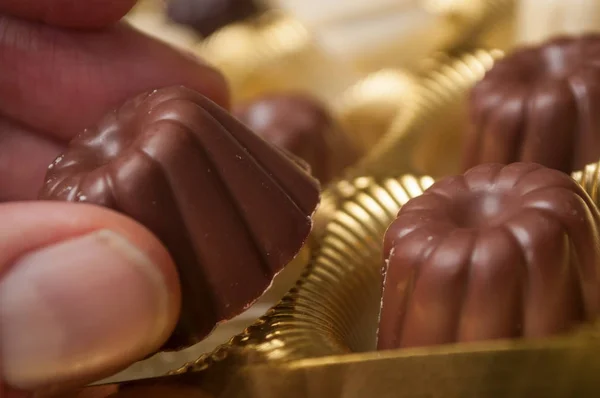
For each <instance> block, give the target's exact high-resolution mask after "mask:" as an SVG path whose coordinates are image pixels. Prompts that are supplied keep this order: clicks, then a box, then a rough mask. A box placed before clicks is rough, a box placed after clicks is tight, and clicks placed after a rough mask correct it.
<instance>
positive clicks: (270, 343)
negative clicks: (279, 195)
mask: <svg viewBox="0 0 600 398" xmlns="http://www.w3.org/2000/svg"><path fill="white" fill-rule="evenodd" d="M432 183H433V179H431V178H429V177H421V178H416V177H413V176H409V175H408V176H403V177H401V178H385V179H381V180H376V179H373V178H358V179H356V180H354V181H352V182H347V183H346V184H347V187H346V189H348V190H349V191H348V194H349V197H348V199H347V200H345V201H344V202H343V203H342V204H341V207H340V209H339V210H338V211H337V212H336V214H335V217H334V219H333V220H332V221H331V222H330V223H329V224H328V225H327V229H326V233H325V236H324V238H323V240H322V244H321V246H320V248H319V249H318V251H317V253H316V255H315V256H314V257H313V260H312V261H311V263H310V265H309V266H308V268H307V270H306V272H305V273H304V275H303V276H302V278H301V279H300V280H299V281H298V283H297V285H296V286H295V287H294V288H293V289H292V290H291V291H290V292H289V293H288V294H287V295H286V296H285V297H284V298H283V300H282V301H281V302H280V303H279V304H278V305H277V306H275V307H274V308H273V309H271V310H270V311H269V312H268V313H267V314H266V315H265V316H264V317H262V318H261V319H259V320H258V322H257V323H256V324H254V325H252V326H251V327H249V328H248V329H246V331H245V332H244V333H242V334H241V335H239V336H236V337H235V338H233V339H232V340H231V341H230V342H229V343H228V344H227V345H225V346H223V347H221V348H219V349H218V350H217V351H215V353H212V354H209V355H206V356H204V357H202V358H200V359H199V360H198V361H196V362H194V363H191V364H187V365H185V366H184V367H182V368H180V369H178V370H176V371H174V372H173V373H183V372H188V371H197V370H201V369H206V368H207V367H208V366H209V365H211V364H212V363H214V362H215V361H217V360H222V359H224V358H226V357H227V356H228V353H231V355H233V356H236V355H241V356H242V357H243V356H245V355H249V356H252V357H253V358H255V359H256V358H261V359H264V360H268V361H289V360H294V359H301V358H314V357H320V356H327V355H339V354H346V353H350V352H360V351H369V350H373V349H374V348H375V333H376V326H377V318H378V314H379V302H380V300H381V286H380V285H381V242H382V240H383V235H384V233H385V230H386V229H387V227H388V225H389V224H390V223H391V221H392V220H393V219H394V218H395V217H396V214H397V213H398V211H399V209H400V207H401V206H402V205H403V204H404V203H406V202H407V201H408V200H409V199H411V198H413V197H415V196H418V195H420V194H421V193H422V192H423V191H424V190H425V189H427V188H428V187H429V186H430V185H431V184H432ZM240 350H242V353H240ZM234 362H235V361H234ZM237 362H238V363H239V362H240V360H238V361H237ZM241 362H244V361H243V360H241Z"/></svg>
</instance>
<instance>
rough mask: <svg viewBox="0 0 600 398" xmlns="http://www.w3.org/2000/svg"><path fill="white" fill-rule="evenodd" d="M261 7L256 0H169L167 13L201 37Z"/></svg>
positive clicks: (243, 18) (253, 13)
mask: <svg viewBox="0 0 600 398" xmlns="http://www.w3.org/2000/svg"><path fill="white" fill-rule="evenodd" d="M262 9H263V7H262V5H260V4H259V3H258V2H257V1H256V0H170V1H169V2H168V6H167V15H168V16H169V17H170V18H171V20H173V21H174V22H177V23H180V24H182V25H187V26H189V27H191V28H192V29H194V30H195V31H196V32H198V34H200V35H201V36H203V37H206V36H209V35H211V34H212V33H214V32H215V31H217V30H218V29H219V28H221V27H223V26H225V25H228V24H230V23H233V22H238V21H242V20H245V19H247V18H250V17H252V16H254V15H256V14H258V13H259V12H260V11H261V10H262Z"/></svg>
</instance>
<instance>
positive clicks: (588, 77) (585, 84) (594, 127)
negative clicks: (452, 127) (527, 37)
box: [464, 34, 600, 173]
mask: <svg viewBox="0 0 600 398" xmlns="http://www.w3.org/2000/svg"><path fill="white" fill-rule="evenodd" d="M470 113H471V114H470V118H471V124H472V126H471V129H470V132H469V134H468V136H467V138H466V146H465V153H464V168H465V169H468V168H470V167H472V166H474V165H476V164H478V163H487V162H498V163H504V164H507V163H511V162H515V161H524V162H535V163H539V164H542V165H544V166H546V167H551V168H555V169H558V170H561V171H564V172H567V173H569V172H571V171H574V170H578V169H581V168H582V167H584V166H585V165H586V164H588V163H591V162H595V161H597V160H598V158H600V35H597V34H590V35H586V36H582V37H578V38H566V37H563V38H558V39H554V40H551V41H549V42H547V43H545V44H543V45H541V46H537V47H527V48H522V49H519V50H517V51H516V52H515V53H513V54H511V55H509V56H507V57H506V58H505V59H503V60H500V61H498V62H497V63H496V65H495V66H494V67H493V68H492V69H491V70H490V71H489V72H488V73H487V74H486V75H485V77H484V79H483V80H482V81H481V82H479V84H477V85H476V86H475V87H474V89H473V91H472V93H471V101H470Z"/></svg>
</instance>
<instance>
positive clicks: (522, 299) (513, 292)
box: [378, 163, 600, 349]
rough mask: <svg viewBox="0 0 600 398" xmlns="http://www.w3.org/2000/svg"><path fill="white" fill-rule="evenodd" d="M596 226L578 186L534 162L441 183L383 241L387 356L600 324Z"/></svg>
mask: <svg viewBox="0 0 600 398" xmlns="http://www.w3.org/2000/svg"><path fill="white" fill-rule="evenodd" d="M599 222H600V215H599V213H598V210H597V208H596V207H595V206H594V204H593V203H592V201H591V199H590V198H589V197H588V196H587V194H586V193H585V192H584V191H583V189H582V188H581V187H580V186H579V185H577V183H576V182H575V181H573V180H572V179H571V178H570V177H569V176H568V175H566V174H564V173H561V172H559V171H556V170H552V169H549V168H545V167H542V166H540V165H537V164H532V163H513V164H510V165H508V166H502V165H499V164H486V165H480V166H477V167H475V168H473V169H471V170H469V171H468V172H466V173H465V174H464V175H459V176H454V177H447V178H445V179H443V180H440V181H439V182H437V183H435V184H434V185H433V186H432V187H431V188H429V189H428V190H427V191H425V193H424V194H423V195H421V196H419V197H416V198H414V199H412V200H410V201H409V202H408V203H407V204H406V205H405V206H404V207H403V208H402V209H401V210H400V212H399V213H398V217H397V218H396V220H395V221H394V222H393V223H392V224H391V225H390V227H389V229H388V230H387V232H386V235H385V240H384V256H385V266H384V271H385V277H384V292H383V300H382V310H381V318H380V324H379V332H378V348H379V349H392V348H400V347H413V346H428V345H437V344H445V343H454V342H468V341H478V340H490V339H499V338H513V337H541V336H548V335H551V334H555V333H559V332H564V331H567V330H569V329H571V328H572V327H573V326H575V325H578V324H580V323H582V322H585V321H591V320H594V319H595V318H596V317H597V315H598V313H599V311H600V235H599V232H600V231H599V229H598V228H599Z"/></svg>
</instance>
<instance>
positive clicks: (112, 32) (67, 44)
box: [0, 16, 228, 140]
mask: <svg viewBox="0 0 600 398" xmlns="http://www.w3.org/2000/svg"><path fill="white" fill-rule="evenodd" d="M0 55H1V60H2V62H1V63H0V65H2V73H1V74H0V93H2V95H1V96H0V113H3V114H4V115H5V116H7V117H9V118H12V119H14V120H19V121H21V122H24V123H26V124H27V125H29V126H31V127H32V128H34V129H37V130H39V131H44V132H48V134H51V135H52V136H53V137H55V138H60V139H65V140H66V139H69V138H71V137H72V136H73V135H74V134H75V133H77V132H79V131H80V130H82V129H84V128H86V127H88V126H89V125H91V124H93V123H95V122H97V120H98V119H99V118H100V117H101V116H102V115H103V114H105V113H106V112H108V111H109V110H111V109H113V108H115V107H117V106H118V105H119V104H121V103H122V102H123V101H125V100H126V99H128V98H129V97H132V96H134V95H137V94H139V93H141V92H144V91H147V90H151V89H155V88H159V87H164V86H171V85H178V84H181V85H185V86H188V87H189V88H191V89H194V90H196V91H198V92H200V93H201V94H204V95H206V96H208V97H209V98H212V99H213V100H214V101H215V102H217V103H219V104H221V105H223V106H228V93H227V87H226V83H225V80H224V78H223V77H222V75H221V74H220V73H218V72H217V71H215V70H214V69H212V68H210V67H209V66H207V65H205V64H203V63H200V62H198V61H197V60H196V59H194V58H192V57H191V56H188V55H186V54H183V53H181V52H178V51H176V50H174V49H173V48H171V47H170V46H168V45H167V44H164V43H161V42H158V41H155V40H153V39H151V38H149V37H147V36H145V35H143V34H142V33H140V32H138V31H136V30H135V29H133V28H131V27H129V26H127V25H125V24H120V25H118V26H115V27H113V28H110V29H107V30H103V31H98V32H75V31H65V30H58V29H55V28H52V27H49V26H43V25H37V24H34V23H29V22H24V21H20V20H17V19H13V18H9V17H2V16H0Z"/></svg>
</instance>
